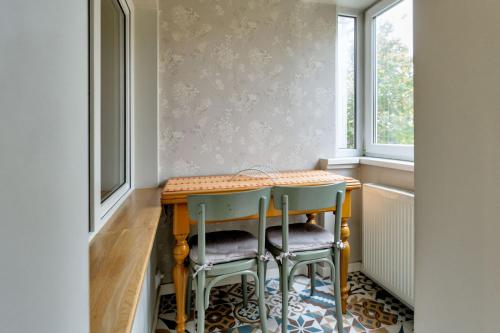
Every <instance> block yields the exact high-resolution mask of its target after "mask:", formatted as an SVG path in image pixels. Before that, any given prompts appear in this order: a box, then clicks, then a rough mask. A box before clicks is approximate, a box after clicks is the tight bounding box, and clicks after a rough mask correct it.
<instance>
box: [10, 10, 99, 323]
mask: <svg viewBox="0 0 500 333" xmlns="http://www.w3.org/2000/svg"><path fill="white" fill-rule="evenodd" d="M1 8H2V9H1V10H0V50H1V53H0V115H1V117H0V119H1V120H0V184H1V188H0V212H1V217H0V226H1V231H0V266H1V269H0V281H1V282H0V295H1V297H0V331H1V332H8V333H21V332H30V331H36V332H39V333H67V332H72V333H87V332H88V274H89V273H88V243H87V241H88V239H87V237H88V234H87V231H88V195H89V193H88V144H87V142H88V134H87V131H88V129H87V128H88V101H87V98H88V97H87V94H88V86H87V75H88V74H87V70H88V69H87V54H88V48H87V2H86V1H76V0H70V1H68V0H51V1H2V2H1Z"/></svg>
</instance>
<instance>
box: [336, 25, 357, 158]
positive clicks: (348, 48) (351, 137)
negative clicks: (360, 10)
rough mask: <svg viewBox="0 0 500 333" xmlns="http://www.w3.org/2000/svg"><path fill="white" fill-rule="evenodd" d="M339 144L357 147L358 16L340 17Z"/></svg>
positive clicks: (344, 146)
mask: <svg viewBox="0 0 500 333" xmlns="http://www.w3.org/2000/svg"><path fill="white" fill-rule="evenodd" d="M338 48H339V50H338V57H339V59H338V62H339V66H338V70H339V84H338V87H339V91H338V96H337V98H338V104H337V105H338V110H337V124H338V125H337V131H338V134H337V140H338V143H337V146H338V147H339V148H348V149H355V148H356V18H355V17H347V16H339V18H338Z"/></svg>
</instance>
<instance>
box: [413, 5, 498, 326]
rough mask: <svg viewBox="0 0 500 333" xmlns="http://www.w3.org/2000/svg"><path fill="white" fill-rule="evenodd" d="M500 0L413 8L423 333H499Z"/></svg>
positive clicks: (418, 294)
mask: <svg viewBox="0 0 500 333" xmlns="http://www.w3.org/2000/svg"><path fill="white" fill-rule="evenodd" d="M499 36H500V1H497V0H476V1H456V0H440V1H436V0H417V1H415V130H416V133H415V138H416V141H415V147H416V151H415V160H416V164H415V166H416V170H415V171H416V179H415V181H416V223H415V224H416V318H415V320H416V321H415V328H416V332H417V333H433V332H457V333H460V332H498V320H497V317H498V309H500V265H499V257H498V256H499V253H500V241H499V235H500V222H499V221H500V219H499V212H500V154H499V150H500V146H499V143H500V130H499V124H500V102H499V96H500V38H499Z"/></svg>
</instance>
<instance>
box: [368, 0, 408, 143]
mask: <svg viewBox="0 0 500 333" xmlns="http://www.w3.org/2000/svg"><path fill="white" fill-rule="evenodd" d="M375 29H376V30H375V38H376V40H375V43H376V51H375V52H376V64H375V65H376V67H375V68H376V69H375V75H376V81H375V82H376V84H375V87H376V94H375V98H376V101H375V105H376V116H375V120H376V124H375V138H374V139H375V142H376V143H379V144H409V145H412V144H413V7H412V1H411V0H404V1H401V2H399V3H398V4H396V5H395V6H393V7H391V8H390V9H388V10H387V11H385V12H384V13H382V14H380V15H379V16H377V17H376V18H375Z"/></svg>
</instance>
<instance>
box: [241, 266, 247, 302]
mask: <svg viewBox="0 0 500 333" xmlns="http://www.w3.org/2000/svg"><path fill="white" fill-rule="evenodd" d="M241 290H242V294H243V307H244V308H246V307H248V282H247V276H246V275H245V274H243V275H242V276H241Z"/></svg>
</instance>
